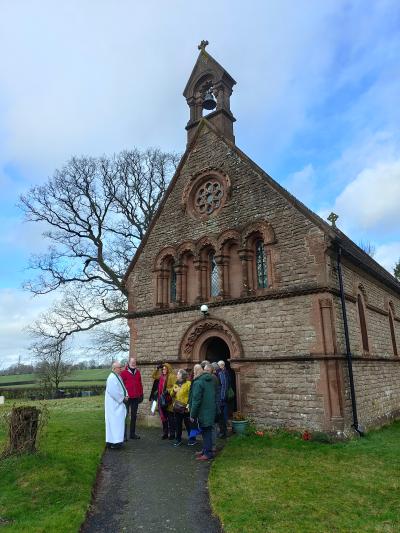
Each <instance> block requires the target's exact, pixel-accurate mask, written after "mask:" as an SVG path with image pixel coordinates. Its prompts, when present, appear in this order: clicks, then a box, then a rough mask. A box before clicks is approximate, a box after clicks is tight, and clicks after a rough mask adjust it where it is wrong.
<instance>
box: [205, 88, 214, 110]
mask: <svg viewBox="0 0 400 533" xmlns="http://www.w3.org/2000/svg"><path fill="white" fill-rule="evenodd" d="M216 107H217V102H216V101H215V99H214V96H213V94H212V92H211V90H210V89H209V90H208V91H207V92H206V94H205V96H204V100H203V109H207V110H208V111H211V110H212V109H215V108H216Z"/></svg>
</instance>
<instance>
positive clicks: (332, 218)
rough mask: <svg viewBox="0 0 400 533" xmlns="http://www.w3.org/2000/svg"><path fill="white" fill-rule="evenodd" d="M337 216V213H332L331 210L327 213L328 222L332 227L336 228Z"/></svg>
mask: <svg viewBox="0 0 400 533" xmlns="http://www.w3.org/2000/svg"><path fill="white" fill-rule="evenodd" d="M338 218H339V215H337V214H336V213H334V212H333V211H332V213H331V214H330V215H329V217H328V220H329V222H331V223H332V228H336V220H337V219H338Z"/></svg>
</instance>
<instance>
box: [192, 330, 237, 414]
mask: <svg viewBox="0 0 400 533" xmlns="http://www.w3.org/2000/svg"><path fill="white" fill-rule="evenodd" d="M230 356H231V354H230V350H229V346H228V345H227V343H226V342H225V341H224V339H222V338H221V337H217V336H215V337H209V338H207V339H206V340H205V341H204V342H203V344H202V345H201V347H200V359H202V360H203V361H204V360H205V359H206V360H207V361H210V363H218V361H224V363H225V367H226V371H227V372H228V374H229V378H230V386H231V387H232V389H233V392H234V393H235V398H234V400H233V402H232V405H231V406H230V411H231V413H230V414H232V411H236V410H237V401H236V374H235V371H234V370H233V368H231V365H230V362H229V359H230Z"/></svg>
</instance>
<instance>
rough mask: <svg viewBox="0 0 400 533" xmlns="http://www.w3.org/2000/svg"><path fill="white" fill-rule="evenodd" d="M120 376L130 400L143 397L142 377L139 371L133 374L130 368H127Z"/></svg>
mask: <svg viewBox="0 0 400 533" xmlns="http://www.w3.org/2000/svg"><path fill="white" fill-rule="evenodd" d="M120 376H121V378H122V381H123V382H124V384H125V387H126V390H127V391H128V395H129V398H139V396H143V386H142V377H141V375H140V371H139V370H138V369H136V372H135V374H132V372H131V371H130V370H129V369H128V367H126V368H125V370H123V371H122V372H121V374H120Z"/></svg>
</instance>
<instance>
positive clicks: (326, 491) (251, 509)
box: [209, 422, 400, 533]
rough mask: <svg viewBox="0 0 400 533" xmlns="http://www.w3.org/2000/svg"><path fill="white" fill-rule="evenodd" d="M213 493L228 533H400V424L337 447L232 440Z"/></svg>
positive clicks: (213, 478) (275, 437)
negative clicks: (398, 532)
mask: <svg viewBox="0 0 400 533" xmlns="http://www.w3.org/2000/svg"><path fill="white" fill-rule="evenodd" d="M209 486H210V492H211V500H212V507H213V509H214V511H215V512H216V513H217V514H218V515H219V517H220V518H221V520H222V522H223V525H224V531H225V533H243V532H246V533H267V532H270V533H287V532H291V533H297V532H299V533H300V532H301V533H303V532H307V533H325V532H326V533H335V532H359V531H360V532H386V533H388V532H393V533H394V532H397V531H400V491H399V489H400V422H397V423H395V424H393V425H391V426H389V427H386V428H383V429H382V430H379V431H374V432H371V433H369V434H368V435H367V436H366V437H364V438H362V439H358V440H352V441H349V442H343V443H337V444H323V443H320V442H312V441H306V442H305V441H302V440H301V439H300V438H299V437H297V438H296V437H295V436H293V435H288V434H284V433H276V434H272V435H271V436H268V435H266V436H264V437H260V436H256V435H254V434H253V435H251V436H247V437H246V436H243V437H233V438H231V439H229V441H228V443H227V445H226V447H225V448H224V450H223V452H222V454H221V455H220V456H219V457H218V459H217V460H216V461H215V462H214V464H213V465H212V469H211V474H210V480H209Z"/></svg>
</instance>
